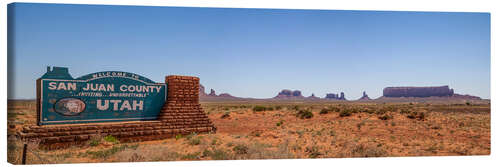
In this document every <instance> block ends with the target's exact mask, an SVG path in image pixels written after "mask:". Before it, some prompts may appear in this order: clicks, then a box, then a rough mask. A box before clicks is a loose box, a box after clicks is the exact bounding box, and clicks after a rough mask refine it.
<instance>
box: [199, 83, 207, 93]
mask: <svg viewBox="0 0 500 167" xmlns="http://www.w3.org/2000/svg"><path fill="white" fill-rule="evenodd" d="M206 95H207V93H205V87H204V86H203V85H202V84H200V96H206Z"/></svg>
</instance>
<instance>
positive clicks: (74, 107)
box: [54, 98, 85, 116]
mask: <svg viewBox="0 0 500 167" xmlns="http://www.w3.org/2000/svg"><path fill="white" fill-rule="evenodd" d="M54 109H55V110H56V112H57V113H59V114H62V115H66V116H71V115H78V114H79V113H81V112H82V111H83V110H85V102H83V101H82V100H80V99H77V98H63V99H59V100H58V101H57V102H56V104H55V105H54Z"/></svg>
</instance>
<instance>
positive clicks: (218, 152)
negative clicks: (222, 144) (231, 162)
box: [208, 149, 231, 160]
mask: <svg viewBox="0 0 500 167" xmlns="http://www.w3.org/2000/svg"><path fill="white" fill-rule="evenodd" d="M208 155H209V157H210V158H212V159H213V160H227V159H231V155H230V154H229V153H227V152H226V151H224V150H222V149H215V150H213V151H210V152H209V153H208Z"/></svg>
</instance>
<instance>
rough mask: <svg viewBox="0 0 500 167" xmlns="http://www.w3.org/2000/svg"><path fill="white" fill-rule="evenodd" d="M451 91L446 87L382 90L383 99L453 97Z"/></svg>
mask: <svg viewBox="0 0 500 167" xmlns="http://www.w3.org/2000/svg"><path fill="white" fill-rule="evenodd" d="M453 94H454V93H453V89H450V88H449V87H448V85H446V86H438V87H387V88H384V91H383V96H384V97H432V96H437V97H443V96H453Z"/></svg>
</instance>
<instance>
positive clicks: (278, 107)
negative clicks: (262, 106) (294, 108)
mask: <svg viewBox="0 0 500 167" xmlns="http://www.w3.org/2000/svg"><path fill="white" fill-rule="evenodd" d="M275 108H276V110H281V109H282V108H283V107H281V106H276V107H275Z"/></svg>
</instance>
